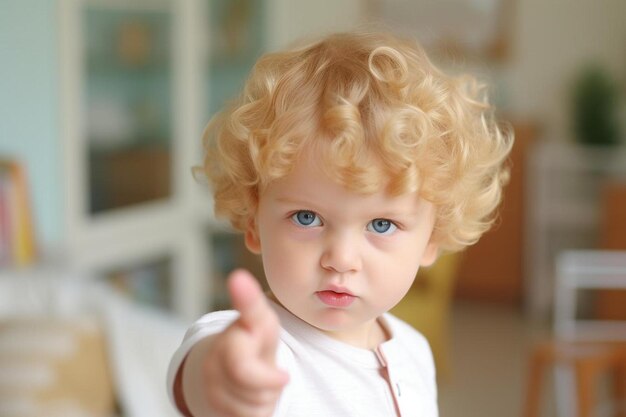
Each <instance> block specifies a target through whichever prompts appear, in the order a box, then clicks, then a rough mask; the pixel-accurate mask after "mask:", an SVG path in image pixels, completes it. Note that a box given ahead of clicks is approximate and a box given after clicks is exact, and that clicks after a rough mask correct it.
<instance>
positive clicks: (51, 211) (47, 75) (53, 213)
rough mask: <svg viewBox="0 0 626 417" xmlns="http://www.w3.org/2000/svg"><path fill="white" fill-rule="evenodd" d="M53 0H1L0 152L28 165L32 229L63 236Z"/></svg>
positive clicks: (44, 236)
mask: <svg viewBox="0 0 626 417" xmlns="http://www.w3.org/2000/svg"><path fill="white" fill-rule="evenodd" d="M56 13H57V10H56V1H50V0H29V1H22V0H0V155H1V156H11V157H15V158H17V159H19V160H21V161H23V163H24V164H25V166H26V167H27V169H28V175H29V178H30V184H31V189H32V193H31V194H32V195H31V198H32V200H33V203H32V204H33V206H34V215H35V219H36V224H35V227H36V231H37V235H38V237H39V239H40V241H41V242H42V243H43V244H44V245H48V244H50V243H54V242H58V241H59V240H60V239H61V237H62V229H63V226H62V224H61V221H60V220H61V219H63V216H62V213H61V210H62V186H61V166H60V151H61V150H60V140H59V114H58V97H59V91H58V84H57V80H58V62H57V60H58V53H57V18H56Z"/></svg>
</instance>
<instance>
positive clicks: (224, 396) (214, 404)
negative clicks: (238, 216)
mask: <svg viewBox="0 0 626 417" xmlns="http://www.w3.org/2000/svg"><path fill="white" fill-rule="evenodd" d="M228 290H229V292H230V296H231V300H232V303H233V306H234V308H235V309H236V310H238V311H239V313H240V316H239V318H238V319H237V320H236V321H235V322H233V323H232V324H231V325H230V326H229V327H228V328H226V330H224V331H223V332H222V333H219V334H217V335H215V336H213V337H209V338H207V339H206V340H203V341H202V342H200V343H198V344H197V345H196V346H194V347H193V348H192V350H191V351H190V352H189V355H188V356H187V358H186V359H185V362H184V363H183V365H181V368H180V371H179V372H178V374H179V375H177V377H176V381H175V383H174V394H175V395H174V396H175V398H176V404H177V406H178V408H179V410H180V411H181V412H183V414H185V415H188V416H196V417H199V416H207V415H208V416H216V417H218V416H219V417H221V416H224V417H225V416H228V417H239V416H241V417H250V416H259V417H261V416H263V417H265V416H271V415H272V413H273V411H274V408H275V406H276V402H277V400H278V398H279V396H280V393H281V392H282V389H283V387H284V386H285V384H286V383H287V380H288V375H287V374H286V373H285V372H284V371H281V370H280V369H278V368H277V367H276V363H275V356H276V349H277V347H278V332H279V330H280V325H279V321H278V317H277V316H276V313H275V312H274V311H273V310H272V308H271V307H270V306H269V304H268V302H267V299H266V298H265V296H264V295H263V293H262V291H261V288H260V286H259V284H258V283H257V281H256V280H255V279H254V277H253V276H252V275H251V274H250V273H248V272H247V271H243V270H237V271H234V272H233V273H232V274H231V275H230V277H229V279H228Z"/></svg>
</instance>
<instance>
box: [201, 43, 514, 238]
mask: <svg viewBox="0 0 626 417" xmlns="http://www.w3.org/2000/svg"><path fill="white" fill-rule="evenodd" d="M204 141H205V149H206V157H205V162H204V171H205V173H206V175H207V177H208V178H209V180H210V183H211V185H212V187H213V191H214V198H215V211H216V214H217V215H219V216H225V217H227V218H228V219H229V220H230V222H231V224H232V225H233V226H234V227H235V228H236V229H240V230H245V229H246V228H247V227H248V225H249V224H250V223H249V222H250V219H251V218H252V217H253V216H254V214H255V212H256V207H257V203H258V199H259V193H260V192H261V191H262V190H263V187H265V186H266V185H267V184H268V183H270V182H271V181H273V180H275V179H278V178H281V177H283V176H285V175H287V174H288V173H289V172H290V170H291V169H292V167H293V165H294V163H295V161H296V160H297V158H298V156H299V155H300V154H301V153H302V152H304V151H305V150H312V149H316V150H319V151H321V155H323V159H324V161H323V162H324V164H323V166H324V167H325V169H326V170H327V172H328V174H329V175H331V177H332V178H334V179H335V180H336V181H337V182H338V183H339V184H341V185H343V186H345V187H347V188H348V189H350V190H355V191H358V192H361V193H372V192H376V191H378V190H380V189H381V187H383V186H384V187H387V191H388V192H390V193H392V194H393V195H400V194H404V193H410V192H419V195H420V196H421V197H423V198H425V199H426V200H429V201H431V202H433V203H434V205H435V207H436V213H437V214H436V220H435V229H434V232H433V239H434V241H435V242H437V243H438V244H439V246H440V248H442V249H444V250H458V249H461V248H463V247H465V246H467V245H469V244H472V243H474V242H476V241H477V240H478V238H479V237H480V236H481V235H482V234H483V233H484V232H485V231H486V230H488V229H489V227H490V226H491V225H492V223H493V221H494V217H495V209H496V207H497V206H498V204H499V202H500V200H501V198H502V187H503V185H504V184H505V183H506V181H507V177H508V170H507V168H506V164H505V163H504V162H505V160H506V158H507V156H508V154H509V151H510V149H511V146H512V143H513V137H512V134H511V132H509V131H505V130H503V129H502V128H500V127H499V126H498V124H497V123H496V121H495V119H494V117H493V108H492V107H491V106H490V104H489V102H488V100H487V98H486V95H485V93H484V86H482V85H481V84H479V83H478V82H477V81H476V80H475V79H473V78H472V77H469V76H462V77H452V76H448V75H446V74H444V73H443V72H441V71H440V70H439V69H437V68H436V67H435V66H434V65H433V64H432V63H431V62H430V60H429V59H428V57H427V56H426V54H425V53H424V52H423V50H422V49H421V48H420V47H419V46H418V45H417V44H416V43H415V42H412V41H408V40H403V39H399V38H396V37H395V36H392V35H390V34H385V33H361V32H359V33H344V34H334V35H331V36H328V37H326V38H324V39H322V40H320V41H317V42H315V43H312V44H309V45H306V46H304V47H299V48H294V49H291V50H288V51H285V52H278V53H270V54H267V55H265V56H263V57H261V58H260V60H259V61H258V62H257V64H256V65H255V67H254V69H253V71H252V73H251V75H250V77H249V79H248V80H247V82H246V85H245V88H244V91H243V92H242V94H241V95H240V97H239V98H238V99H237V100H236V101H235V102H234V103H233V104H232V105H231V106H230V107H228V108H226V109H225V110H224V111H222V112H221V113H219V114H218V115H216V116H215V117H214V118H213V119H212V120H211V122H210V123H209V125H208V126H207V129H206V131H205V137H204ZM373 160H376V161H377V162H378V163H372V162H373Z"/></svg>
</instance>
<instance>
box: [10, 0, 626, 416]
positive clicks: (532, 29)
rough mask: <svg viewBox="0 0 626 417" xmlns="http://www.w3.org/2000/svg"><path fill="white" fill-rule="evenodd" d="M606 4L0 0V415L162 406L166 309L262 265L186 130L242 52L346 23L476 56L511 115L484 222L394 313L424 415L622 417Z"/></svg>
mask: <svg viewBox="0 0 626 417" xmlns="http://www.w3.org/2000/svg"><path fill="white" fill-rule="evenodd" d="M625 23H626V1H624V0H597V1H595V0H317V1H307V0H0V417H33V416H37V417H41V416H46V417H92V416H96V417H113V416H119V417H122V416H124V417H143V416H146V417H147V416H149V417H160V416H175V415H177V414H176V413H175V412H174V411H173V409H172V407H171V406H170V405H169V403H168V400H167V398H166V391H165V369H166V367H167V363H168V361H169V357H170V355H171V354H172V352H173V351H174V349H175V348H176V347H177V346H178V344H179V343H180V340H181V338H182V336H183V334H184V331H185V329H186V327H187V326H188V325H189V324H190V323H191V322H192V321H193V320H194V319H195V318H197V317H199V316H200V315H201V314H203V313H204V312H207V311H209V310H212V309H219V308H225V307H228V299H227V297H226V296H225V290H224V279H225V276H226V274H227V272H228V271H229V270H231V269H232V268H233V267H235V266H246V267H247V268H249V269H251V270H252V271H253V272H255V274H257V275H258V276H261V277H262V275H263V273H262V268H261V266H260V263H259V260H258V259H257V258H256V257H255V256H252V255H250V254H249V253H247V251H246V250H245V249H244V246H243V241H242V239H241V237H240V236H239V235H237V234H235V233H233V232H232V230H231V229H230V228H229V226H228V225H226V224H224V223H223V222H221V221H217V220H215V219H214V217H213V213H212V208H211V207H212V206H211V198H210V195H209V193H208V191H207V189H206V184H205V183H203V181H202V179H201V178H194V176H193V175H192V167H193V166H196V165H198V164H201V163H202V144H201V141H200V138H201V136H202V131H203V128H204V126H205V124H206V123H207V121H208V120H209V118H210V117H211V115H213V114H214V113H215V112H216V110H217V109H219V108H220V107H221V106H222V105H223V104H224V103H226V102H227V101H228V100H229V99H230V98H232V97H233V96H234V95H236V94H237V93H238V91H239V89H240V87H241V85H242V83H243V80H244V78H245V76H246V74H247V73H248V71H249V70H250V69H251V67H252V65H253V63H254V62H255V60H256V58H258V57H259V56H260V54H262V53H264V52H267V51H273V50H276V49H278V48H282V47H285V46H287V45H289V44H291V43H292V42H294V41H295V40H298V39H301V38H302V37H312V36H317V35H320V34H324V33H328V32H331V31H340V30H349V29H352V28H356V27H361V26H362V25H364V24H370V25H371V24H375V25H376V27H379V28H380V27H382V28H386V29H389V30H391V31H394V32H396V33H399V34H402V35H406V36H412V37H416V38H417V39H418V40H420V42H421V43H422V44H423V45H424V46H425V48H426V49H427V50H428V52H429V53H430V55H431V57H432V59H433V60H434V61H435V62H436V63H437V64H439V65H440V66H441V67H443V68H445V69H446V70H447V71H451V72H452V73H457V74H460V73H463V72H468V71H469V72H471V73H473V74H474V75H476V76H478V77H479V78H480V79H481V80H482V81H484V82H485V83H487V84H488V85H489V90H488V92H489V95H490V97H491V100H492V102H493V103H494V104H495V106H496V108H497V116H498V118H499V119H501V120H502V121H506V122H507V123H509V124H510V126H511V128H512V129H514V131H515V134H516V142H515V146H514V148H513V151H512V155H511V181H510V184H509V185H508V187H507V188H506V192H505V198H504V202H503V204H502V207H501V210H500V216H499V219H498V222H497V226H496V227H495V228H494V230H493V231H491V232H489V233H488V234H486V235H485V236H484V237H483V239H482V240H481V241H480V242H479V243H478V244H477V245H475V246H473V247H471V248H469V249H468V250H466V251H464V252H462V253H460V254H456V255H446V256H444V257H442V258H441V259H440V261H439V262H438V263H437V264H435V266H433V267H432V268H430V269H427V270H424V271H421V272H420V274H419V276H418V278H417V280H416V282H415V285H414V286H413V288H411V291H410V292H409V294H408V295H407V297H406V299H405V300H404V301H403V302H402V303H401V304H400V305H399V306H398V307H397V308H396V309H395V310H394V312H395V313H396V314H397V315H399V316H401V317H402V318H404V319H405V320H407V321H409V322H410V323H411V324H413V325H414V326H416V327H417V328H419V329H420V330H422V331H423V333H424V334H425V335H426V336H427V337H428V338H429V340H430V342H431V345H432V347H433V350H434V354H435V360H436V364H437V368H438V375H439V380H438V383H439V390H440V392H439V403H440V414H441V416H442V417H516V416H520V417H521V416H525V417H532V416H537V417H538V416H540V415H541V416H559V417H574V416H580V417H591V416H593V417H602V416H617V415H621V416H625V415H626V353H625V349H624V347H623V343H622V344H620V343H618V342H616V340H617V339H620V338H621V339H623V340H626V328H625V327H619V324H620V323H619V322H620V320H622V321H626V255H625V253H626V252H624V251H626V24H625ZM580 322H582V324H581V323H580ZM583 330H584V331H583ZM587 330H589V332H590V333H589V334H588V333H587ZM592 339H593V340H592ZM620 413H622V414H620Z"/></svg>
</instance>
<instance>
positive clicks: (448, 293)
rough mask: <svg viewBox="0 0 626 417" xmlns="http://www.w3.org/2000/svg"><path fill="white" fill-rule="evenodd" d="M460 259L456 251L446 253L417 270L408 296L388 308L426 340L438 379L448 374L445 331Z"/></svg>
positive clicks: (447, 344) (447, 342) (447, 326)
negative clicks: (432, 262) (427, 266)
mask: <svg viewBox="0 0 626 417" xmlns="http://www.w3.org/2000/svg"><path fill="white" fill-rule="evenodd" d="M460 258H461V255H460V254H459V253H453V254H446V255H443V256H441V257H440V258H439V259H438V260H437V262H435V264H434V265H433V266H431V267H429V268H422V269H420V271H419V272H418V273H417V278H416V279H415V282H414V283H413V286H412V287H411V289H410V290H409V292H408V293H407V295H406V296H405V297H404V298H403V299H402V301H400V303H398V305H396V306H395V307H394V308H393V309H392V310H391V313H392V314H393V315H395V316H396V317H398V318H400V319H402V320H404V321H406V322H407V323H409V324H410V325H411V326H413V327H415V328H416V329H417V330H419V331H420V332H421V333H422V334H423V335H424V336H425V337H426V339H428V342H429V343H430V346H431V349H432V351H433V356H434V358H435V366H436V367H437V374H438V377H439V378H440V379H441V378H442V377H443V378H445V377H446V376H448V375H449V374H450V363H449V362H450V361H449V357H448V355H449V353H448V346H449V340H448V339H449V337H448V331H449V323H450V313H451V308H452V296H453V292H454V282H455V279H456V275H457V271H458V266H459V260H460Z"/></svg>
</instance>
